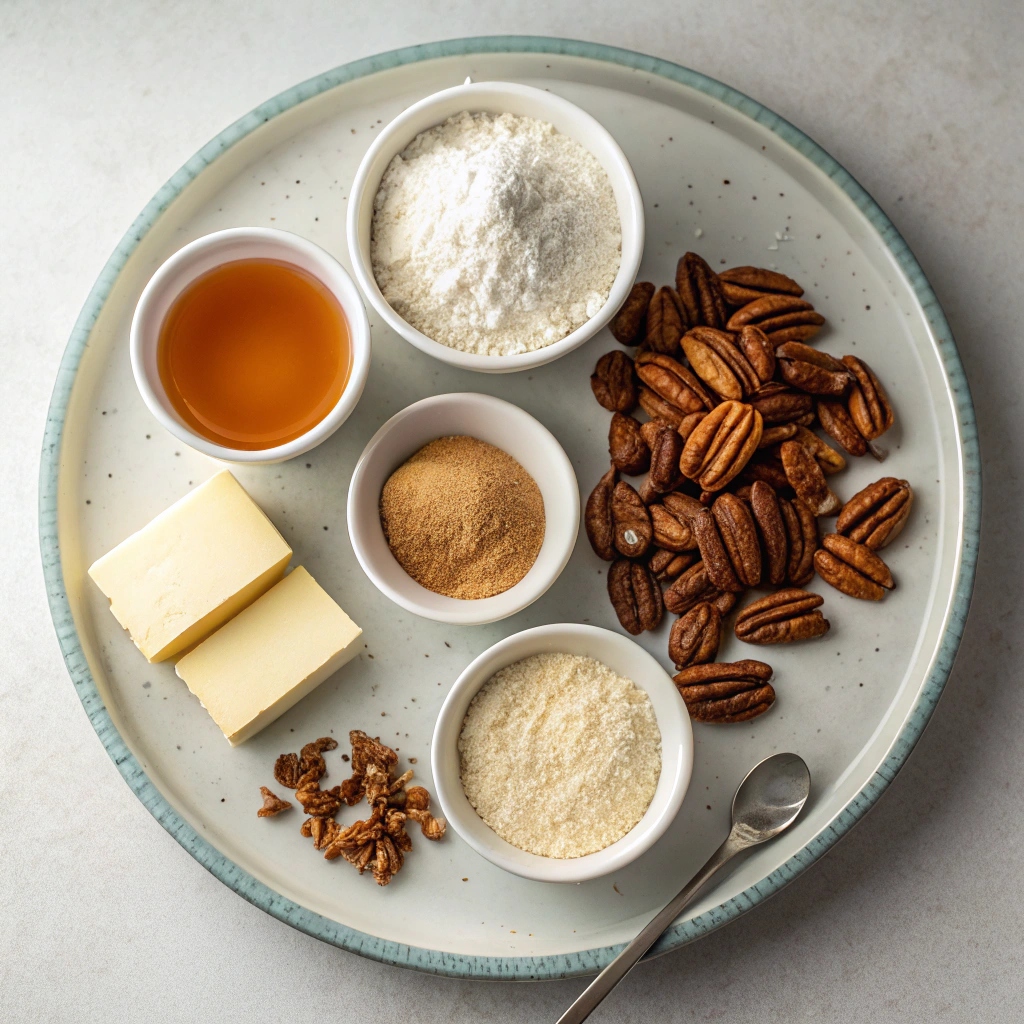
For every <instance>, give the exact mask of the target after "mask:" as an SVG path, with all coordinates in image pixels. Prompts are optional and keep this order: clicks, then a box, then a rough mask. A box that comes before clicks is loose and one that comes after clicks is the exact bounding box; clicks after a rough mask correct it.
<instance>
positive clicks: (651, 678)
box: [431, 623, 693, 882]
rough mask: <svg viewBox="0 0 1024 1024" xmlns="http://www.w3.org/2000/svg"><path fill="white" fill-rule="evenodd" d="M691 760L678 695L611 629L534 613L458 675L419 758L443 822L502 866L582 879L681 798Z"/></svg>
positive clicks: (638, 850) (621, 859)
mask: <svg viewBox="0 0 1024 1024" xmlns="http://www.w3.org/2000/svg"><path fill="white" fill-rule="evenodd" d="M692 764H693V735H692V732H691V729H690V720H689V716H688V714H687V712H686V708H685V705H684V704H683V701H682V699H681V698H680V696H679V694H678V692H677V691H676V688H675V685H674V684H673V682H672V680H671V679H670V678H669V676H668V674H667V673H666V672H665V670H664V669H663V668H662V667H661V666H660V665H659V664H658V662H657V661H656V660H655V659H654V658H653V657H652V656H651V655H650V654H648V653H647V652H646V651H644V650H643V648H641V647H640V646H639V645H637V644H636V643H634V642H633V641H632V640H629V639H628V638H626V637H624V636H622V635H621V634H619V633H613V632H611V631H609V630H606V629H599V628H598V627H596V626H588V625H583V624H575V623H571V624H570V623H563V624H554V625H548V626H538V627H536V628H535V629H528V630H524V631H523V632H521V633H516V634H514V635H513V636H510V637H508V638H506V639H505V640H502V641H501V642H500V643H497V644H495V645H494V646H493V647H491V648H490V649H489V650H487V651H485V652H484V653H483V654H481V655H480V656H479V657H478V658H476V659H475V660H474V661H473V662H472V663H471V664H470V665H469V666H468V667H467V668H466V670H465V671H464V672H463V673H462V675H460V676H459V678H458V680H457V681H456V682H455V685H454V686H453V687H452V689H451V692H450V693H449V694H448V697H447V698H446V700H445V702H444V705H443V706H442V708H441V712H440V714H439V715H438V719H437V724H436V726H435V728H434V738H433V742H432V743H431V769H432V771H433V776H434V783H435V785H436V787H437V795H438V799H439V801H440V803H441V806H442V808H443V810H444V813H445V817H446V818H447V820H448V822H449V824H450V825H451V826H452V827H453V828H454V829H455V830H456V832H458V833H459V835H460V836H461V837H462V838H463V839H464V840H465V841H466V842H467V843H469V845H470V846H472V847H473V849H475V850H476V851H477V852H478V853H480V854H482V855H483V856H484V857H486V858H487V859H488V860H490V861H492V862H493V863H494V864H497V865H498V866H499V867H502V868H504V869H505V870H507V871H511V872H513V873H515V874H517V875H522V876H524V877H526V878H533V879H537V880H540V881H549V882H582V881H585V880H587V879H590V878H597V877H599V876H602V875H607V874H609V873H610V872H612V871H616V870H618V869H619V868H622V867H624V866H625V865H627V864H629V863H630V862H632V861H633V860H635V859H636V858H637V857H639V856H640V855H641V854H642V853H644V852H645V851H646V850H648V849H650V847H651V846H653V845H654V843H655V842H656V841H657V840H658V839H659V838H660V837H661V836H662V835H663V834H664V832H665V830H666V829H667V828H668V827H669V825H670V824H671V823H672V821H673V819H674V818H675V816H676V814H677V813H678V811H679V808H680V806H681V804H682V801H683V797H684V796H685V794H686V790H687V787H688V785H689V782H690V774H691V770H692Z"/></svg>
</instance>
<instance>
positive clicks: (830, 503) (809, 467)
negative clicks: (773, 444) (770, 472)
mask: <svg viewBox="0 0 1024 1024" xmlns="http://www.w3.org/2000/svg"><path fill="white" fill-rule="evenodd" d="M779 454H780V456H781V458H782V468H783V469H784V470H785V471H786V479H787V480H788V481H789V485H790V487H792V488H793V490H794V491H796V496H797V497H798V498H799V499H800V500H801V501H802V502H803V503H804V504H805V505H806V506H807V507H808V508H809V509H810V510H811V511H812V512H813V513H814V514H815V515H816V516H830V515H833V514H835V513H836V512H838V511H839V508H840V506H841V504H842V503H841V502H840V500H839V499H838V498H837V497H836V495H835V494H834V493H833V492H832V490H831V488H830V487H829V485H828V483H827V482H826V480H825V474H824V473H822V471H821V466H819V465H818V462H817V460H816V459H815V458H814V456H813V455H811V453H810V452H809V451H808V450H807V449H806V448H805V447H804V445H803V444H801V443H800V442H799V441H783V442H782V447H781V448H780V449H779Z"/></svg>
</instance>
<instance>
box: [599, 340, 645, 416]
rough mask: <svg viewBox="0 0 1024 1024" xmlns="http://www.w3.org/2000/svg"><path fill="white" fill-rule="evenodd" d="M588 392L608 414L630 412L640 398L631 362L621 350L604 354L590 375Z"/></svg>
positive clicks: (617, 349)
mask: <svg viewBox="0 0 1024 1024" xmlns="http://www.w3.org/2000/svg"><path fill="white" fill-rule="evenodd" d="M590 390H591V391H593V392H594V397H595V398H596V399H597V400H598V402H599V403H600V404H601V405H602V406H603V407H604V408H605V409H607V410H608V411H609V412H632V411H633V410H634V409H635V408H636V403H637V401H638V399H639V397H640V395H639V389H638V388H637V383H636V376H635V374H634V373H633V360H632V359H630V358H629V356H627V355H626V353H625V352H623V351H622V349H621V348H615V349H612V351H611V352H605V354H604V355H603V356H601V358H600V359H598V361H597V366H596V367H594V372H593V373H592V374H591V375H590Z"/></svg>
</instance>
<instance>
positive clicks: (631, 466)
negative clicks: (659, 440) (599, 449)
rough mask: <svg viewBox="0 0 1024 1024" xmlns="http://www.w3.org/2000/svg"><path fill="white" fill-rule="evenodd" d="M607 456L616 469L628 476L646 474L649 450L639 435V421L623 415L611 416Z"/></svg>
mask: <svg viewBox="0 0 1024 1024" xmlns="http://www.w3.org/2000/svg"><path fill="white" fill-rule="evenodd" d="M608 454H609V455H610V456H611V457H612V464H613V465H614V466H615V468H616V469H618V470H621V471H622V472H623V473H628V474H629V475H630V476H638V475H639V474H640V473H646V472H647V470H648V468H649V467H650V465H651V450H650V448H648V447H647V442H646V441H645V440H644V437H643V434H641V433H640V422H639V420H635V419H633V417H632V416H627V415H626V414H625V413H621V412H616V413H613V414H612V422H611V424H610V425H609V427H608Z"/></svg>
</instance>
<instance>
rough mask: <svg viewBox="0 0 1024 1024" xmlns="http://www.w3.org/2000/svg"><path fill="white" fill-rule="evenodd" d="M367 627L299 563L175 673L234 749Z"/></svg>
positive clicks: (354, 646) (351, 652)
mask: <svg viewBox="0 0 1024 1024" xmlns="http://www.w3.org/2000/svg"><path fill="white" fill-rule="evenodd" d="M362 632H363V631H362V630H361V629H360V628H359V627H358V626H357V625H356V624H355V623H354V622H353V621H352V620H351V619H350V618H349V617H348V616H347V615H346V614H345V612H344V611H342V609H341V608H340V607H339V606H338V605H337V604H336V603H335V602H334V600H332V598H331V597H330V596H329V595H328V594H327V593H326V592H325V591H324V590H323V588H322V587H321V586H320V585H319V584H318V583H317V582H316V580H314V579H313V577H312V576H310V575H309V573H308V572H306V570H305V569H303V568H302V567H301V566H299V567H298V568H296V569H293V570H292V571H291V572H290V573H289V574H288V575H287V576H285V578H284V579H283V580H281V582H280V583H278V584H277V585H276V586H275V587H273V588H271V589H270V590H268V591H267V592H266V593H265V594H264V595H263V596H262V597H261V598H260V599H259V600H258V601H255V602H254V603H253V604H251V605H249V607H248V608H246V609H245V611H243V612H240V613H239V614H238V615H237V616H235V618H233V619H232V620H231V621H230V622H229V623H227V625H225V626H222V627H221V628H220V629H218V630H217V632H216V633H214V634H213V636H211V637H209V638H208V639H206V640H204V641H203V642H202V643H201V644H200V645H199V646H198V647H197V648H196V649H195V650H193V651H189V653H188V654H186V655H185V656H184V657H183V658H182V659H181V660H180V661H179V662H178V663H177V665H176V666H175V671H176V672H177V673H178V675H179V676H181V678H182V679H184V680H185V682H186V683H187V684H188V688H189V689H190V690H191V691H192V692H193V693H194V694H195V695H196V696H197V697H198V698H199V700H200V702H201V703H202V705H203V707H205V708H206V710H207V711H209V713H210V716H211V717H212V718H213V720H214V721H215V722H216V723H217V725H218V726H220V730H221V732H223V733H224V735H225V736H226V737H227V738H228V742H229V743H230V744H231V745H232V746H233V747H234V746H237V745H238V744H239V743H244V742H245V740H247V739H248V738H249V737H250V736H253V735H255V734H256V733H258V732H259V731H260V729H262V728H263V727H264V726H267V725H269V724H270V723H271V722H273V721H274V719H276V718H278V717H279V716H280V715H283V714H284V713H285V712H286V711H287V710H288V709H289V708H290V707H292V706H293V705H294V704H296V703H298V702H299V701H300V700H301V699H302V698H303V697H305V696H306V694H307V693H310V692H311V691H312V690H313V689H314V688H315V687H317V686H319V685H320V683H322V682H323V681H324V680H325V679H326V678H327V677H328V676H330V675H333V674H334V673H335V672H336V671H337V670H338V669H339V668H341V666H342V665H344V664H345V662H346V661H348V660H349V659H350V658H352V657H354V656H355V655H356V654H357V653H358V649H359V645H358V643H357V641H358V639H359V637H360V636H361V635H362Z"/></svg>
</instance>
